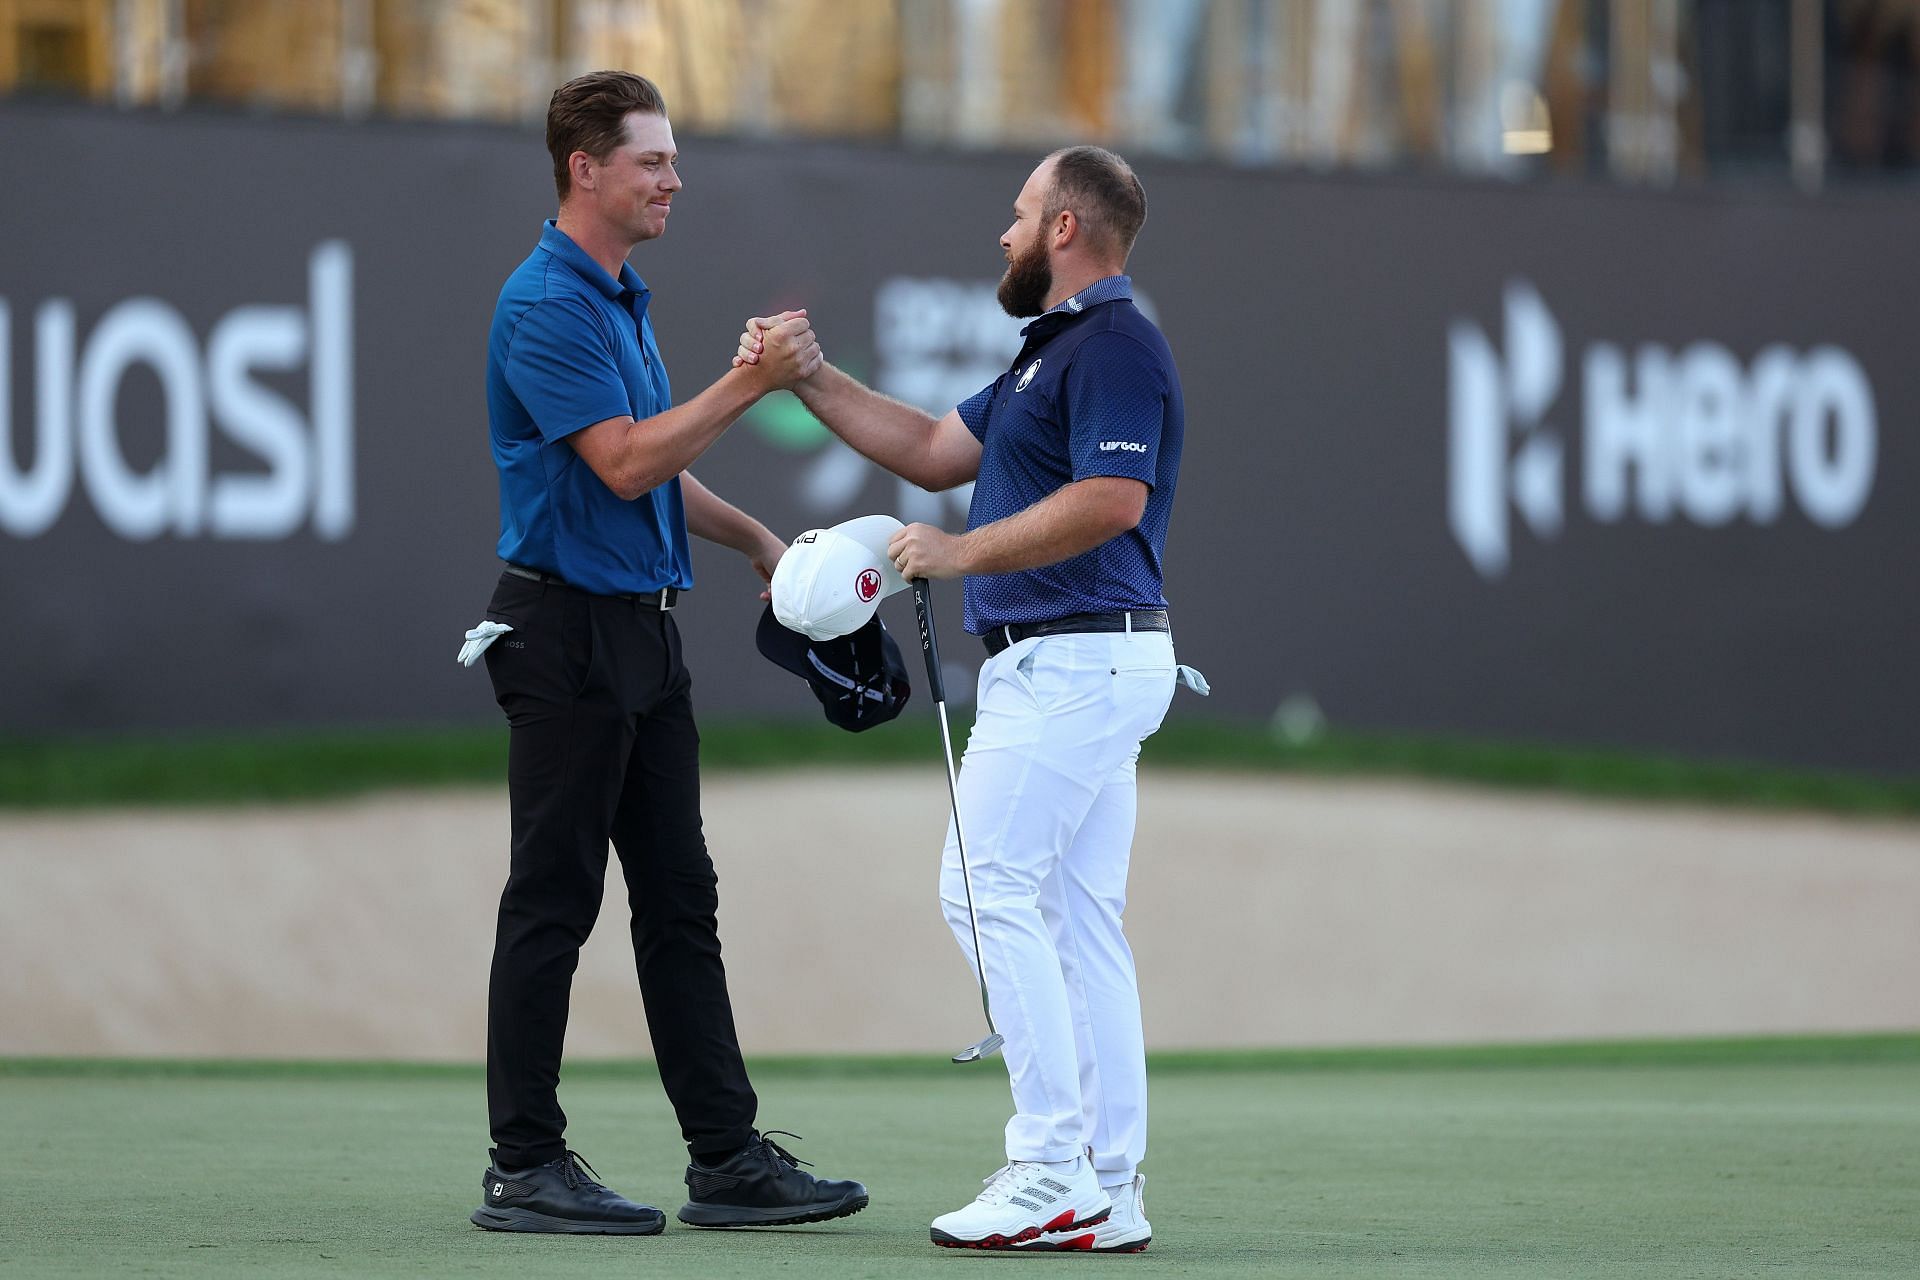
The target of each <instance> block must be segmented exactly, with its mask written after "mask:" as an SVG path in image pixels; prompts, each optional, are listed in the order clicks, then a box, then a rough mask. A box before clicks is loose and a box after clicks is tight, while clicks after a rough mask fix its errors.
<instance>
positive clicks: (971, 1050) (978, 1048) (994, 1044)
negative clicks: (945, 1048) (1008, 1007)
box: [953, 1031, 1007, 1062]
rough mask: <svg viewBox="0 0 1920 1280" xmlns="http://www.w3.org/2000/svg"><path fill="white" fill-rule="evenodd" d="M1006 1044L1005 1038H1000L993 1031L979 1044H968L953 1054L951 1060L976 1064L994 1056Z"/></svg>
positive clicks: (996, 1032) (997, 1033)
mask: <svg viewBox="0 0 1920 1280" xmlns="http://www.w3.org/2000/svg"><path fill="white" fill-rule="evenodd" d="M1006 1042H1007V1041H1006V1037H1005V1036H1002V1035H1001V1034H1000V1033H999V1032H998V1031H995V1032H993V1033H992V1034H990V1035H988V1036H987V1038H986V1039H985V1040H982V1041H981V1042H980V1043H979V1044H970V1045H968V1046H967V1047H966V1048H964V1049H962V1050H961V1051H960V1052H958V1053H956V1054H954V1055H953V1060H954V1061H955V1062H978V1061H980V1059H982V1058H988V1057H992V1056H993V1055H994V1054H996V1053H998V1052H1000V1046H1001V1045H1003V1044H1005V1043H1006Z"/></svg>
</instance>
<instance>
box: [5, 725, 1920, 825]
mask: <svg viewBox="0 0 1920 1280" xmlns="http://www.w3.org/2000/svg"><path fill="white" fill-rule="evenodd" d="M966 728H967V726H966V724H965V722H964V721H963V722H958V723H956V724H955V726H954V731H955V734H956V741H959V740H963V739H964V735H965V733H966ZM702 737H703V743H702V758H703V760H704V762H705V764H706V765H707V767H708V768H710V769H758V768H791V767H793V766H794V765H796V764H808V765H853V766H872V765H880V764H898V765H906V766H912V767H918V768H924V769H935V770H937V769H938V768H939V765H940V748H939V737H938V735H937V734H935V733H933V732H932V731H931V729H930V726H929V724H928V723H927V722H926V721H925V720H924V719H923V718H921V717H920V716H919V715H917V714H915V713H913V712H909V714H908V715H906V716H904V717H902V718H901V719H900V720H897V721H895V722H893V723H892V724H888V725H882V726H880V727H879V728H877V729H873V730H870V731H868V732H866V733H860V734H850V733H843V732H841V731H840V730H838V729H835V728H833V727H831V726H829V725H827V724H825V723H824V722H821V721H806V722H782V723H728V722H724V721H716V722H712V723H709V724H708V725H706V726H704V727H703V729H702ZM1144 759H1145V761H1146V763H1147V765H1148V767H1150V768H1162V767H1165V768H1199V769H1212V770H1238V771H1250V772H1256V773H1275V772H1311V773H1336V774H1363V775H1390V776H1402V777H1420V778H1440V779H1449V780H1456V781H1464V782H1473V783H1480V784H1486V785H1494V786H1504V787H1518V788H1530V789H1539V788H1552V789H1559V790H1564V791H1573V792H1580V793H1585V794H1593V795H1610V796H1624V797H1633V798H1638V799H1653V800H1690V801H1705V802H1710V803H1717V804H1739V805H1757V806H1764V807H1770V808H1801V809H1823V810H1828V811H1832V812H1840V813H1885V814H1915V813H1920V778H1911V777H1894V778H1882V777H1868V776H1863V775H1854V774H1841V773H1822V772H1813V771H1806V770H1793V769H1782V768H1775V767H1772V766H1767V765H1758V764H1750V763H1741V762H1725V761H1699V760H1679V759H1673V758H1669V757H1662V756H1657V755H1649V754H1641V753H1632V752H1625V751H1603V750H1589V749H1583V748H1572V747H1564V746H1553V745H1546V744H1531V743H1509V742H1477V741H1468V740H1460V739H1440V738H1421V737H1410V736H1406V735H1397V734H1366V733H1351V732H1345V731H1332V732H1324V733H1319V734H1316V735H1315V736H1313V737H1312V738H1310V739H1309V740H1307V741H1304V742H1298V743H1290V742H1287V741H1284V740H1282V739H1279V738H1276V737H1275V736H1274V735H1273V734H1272V733H1270V732H1268V731H1267V730H1266V729H1264V728H1261V727H1259V726H1254V725H1246V724H1238V723H1227V722H1221V721H1210V720H1206V719H1201V718H1197V717H1193V716H1176V717H1175V718H1174V719H1172V720H1171V721H1170V722H1169V723H1168V724H1167V726H1166V727H1165V728H1164V729H1162V730H1161V731H1160V732H1159V733H1157V734H1155V735H1154V737H1153V738H1152V739H1151V740H1150V741H1149V742H1148V743H1147V747H1146V752H1145V756H1144ZM505 776H506V732H505V730H504V728H480V729H444V730H397V729H394V730H363V731H338V732H326V733H298V734H296V733H280V734H255V735H248V736H211V735H188V736H182V737H176V738H97V739H94V738H89V739H74V738H62V739H49V740H25V739H4V738H0V808H9V807H11V808H53V807H71V806H90V805H115V804H209V803H212V804H219V803H234V802H256V801H278V800H301V799H316V798H325V797H332V796H341V795H351V794H355V793H359V792H365V791H370V790H377V789H380V788H386V787H398V786H407V787H418V786H448V785H498V784H499V783H501V782H502V781H504V779H505Z"/></svg>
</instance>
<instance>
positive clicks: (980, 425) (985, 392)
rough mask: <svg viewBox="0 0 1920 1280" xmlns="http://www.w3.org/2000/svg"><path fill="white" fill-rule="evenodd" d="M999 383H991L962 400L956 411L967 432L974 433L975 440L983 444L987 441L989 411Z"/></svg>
mask: <svg viewBox="0 0 1920 1280" xmlns="http://www.w3.org/2000/svg"><path fill="white" fill-rule="evenodd" d="M999 386H1000V384H999V383H998V382H990V383H988V384H987V385H986V386H985V387H983V388H981V389H980V390H979V391H976V392H974V393H973V394H972V395H970V396H968V397H967V398H966V399H965V400H962V401H961V402H960V404H959V406H958V408H957V409H956V410H955V412H957V413H958V414H959V415H960V421H962V422H964V423H966V424H967V430H969V431H971V432H973V438H974V439H975V440H978V441H980V442H981V443H982V444H985V443H986V440H987V410H988V409H989V408H990V407H991V406H992V404H993V393H994V391H995V390H997V389H998V388H999Z"/></svg>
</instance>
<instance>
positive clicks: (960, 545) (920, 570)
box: [887, 524, 967, 582]
mask: <svg viewBox="0 0 1920 1280" xmlns="http://www.w3.org/2000/svg"><path fill="white" fill-rule="evenodd" d="M887 558H888V559H890V560H892V561H893V563H894V567H895V568H897V569H899V570H900V576H901V577H903V578H905V579H906V580H907V581H909V582H911V581H913V580H914V579H915V578H958V577H961V576H962V575H964V574H965V573H966V571H967V567H966V562H965V560H966V543H965V539H963V538H961V537H958V536H956V535H954V534H951V533H947V532H945V531H943V530H940V529H936V528H934V527H933V526H932V525H930V524H910V525H908V526H907V527H906V528H904V529H902V530H901V531H900V532H898V533H896V534H894V535H893V539H892V541H890V542H888V543H887Z"/></svg>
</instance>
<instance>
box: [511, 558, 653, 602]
mask: <svg viewBox="0 0 1920 1280" xmlns="http://www.w3.org/2000/svg"><path fill="white" fill-rule="evenodd" d="M507 572H508V573H510V574H512V575H513V576H514V577H516V578H525V579H526V580H527V581H528V582H539V583H544V584H546V585H548V586H555V587H565V588H566V589H567V590H569V591H580V592H581V594H582V595H592V594H593V593H592V592H590V591H581V588H579V587H576V586H574V585H573V584H572V583H571V582H568V581H567V580H566V579H565V578H563V577H561V576H560V575H559V574H557V573H548V572H547V571H546V570H545V569H529V568H528V567H527V566H526V565H523V564H509V565H507ZM607 599H609V600H628V601H631V602H632V603H634V604H644V605H646V606H647V607H648V608H650V609H658V610H659V611H660V612H662V613H666V612H667V611H668V610H670V609H672V608H673V606H674V605H676V604H679V603H680V588H678V587H662V588H660V589H659V590H658V591H624V592H615V593H613V594H612V595H610V596H608V597H607Z"/></svg>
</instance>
